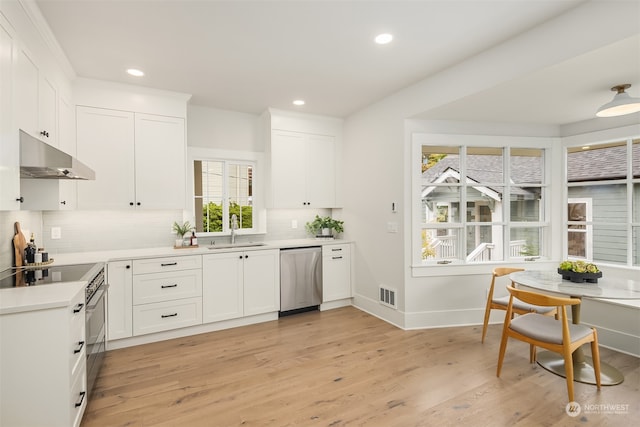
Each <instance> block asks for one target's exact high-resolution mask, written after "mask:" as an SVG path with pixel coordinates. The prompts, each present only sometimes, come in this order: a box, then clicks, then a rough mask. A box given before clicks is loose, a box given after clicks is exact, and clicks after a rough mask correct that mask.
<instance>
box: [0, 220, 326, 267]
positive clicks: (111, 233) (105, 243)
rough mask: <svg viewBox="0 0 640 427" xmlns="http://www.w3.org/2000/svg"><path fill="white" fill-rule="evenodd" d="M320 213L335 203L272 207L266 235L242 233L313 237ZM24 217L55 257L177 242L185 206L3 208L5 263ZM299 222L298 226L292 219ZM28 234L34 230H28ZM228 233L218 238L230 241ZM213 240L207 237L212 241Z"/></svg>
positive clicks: (280, 237)
mask: <svg viewBox="0 0 640 427" xmlns="http://www.w3.org/2000/svg"><path fill="white" fill-rule="evenodd" d="M316 215H320V216H325V215H331V209H289V210H287V209H269V210H267V234H266V235H265V236H259V237H258V236H256V237H257V238H253V237H252V236H240V238H239V239H238V240H239V241H244V240H252V241H253V240H289V239H303V238H306V237H310V236H308V235H307V232H306V230H305V224H306V223H307V222H309V221H312V220H313V218H314V217H315V216H316ZM16 221H19V222H20V224H21V225H22V228H23V229H26V230H29V231H33V232H34V233H35V238H36V244H37V245H38V247H44V248H45V249H46V250H47V252H49V254H50V256H51V257H52V258H55V254H60V253H69V252H85V251H101V250H113V249H141V248H151V247H161V246H172V245H173V243H174V241H175V234H174V233H173V231H172V229H171V228H172V224H173V222H174V221H179V222H181V221H183V212H182V211H144V210H140V211H44V212H40V211H25V212H22V211H17V212H0V230H2V234H1V236H2V245H1V246H0V258H1V262H0V268H2V269H5V268H8V267H11V265H12V262H13V243H12V239H13V229H14V227H13V225H14V223H15V222H16ZM293 221H295V222H296V223H297V228H292V222H293ZM52 227H59V228H60V231H61V238H60V239H55V240H52V239H51V228H52ZM27 238H28V236H27ZM225 239H226V238H225V237H218V238H215V239H213V240H216V241H225ZM209 240H212V239H210V238H206V239H205V241H206V242H208V241H209Z"/></svg>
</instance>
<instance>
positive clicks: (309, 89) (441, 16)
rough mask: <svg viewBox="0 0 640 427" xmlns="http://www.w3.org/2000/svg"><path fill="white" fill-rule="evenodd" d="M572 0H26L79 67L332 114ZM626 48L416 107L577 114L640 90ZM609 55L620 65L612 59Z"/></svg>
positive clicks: (248, 102)
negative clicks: (380, 39) (139, 72)
mask: <svg viewBox="0 0 640 427" xmlns="http://www.w3.org/2000/svg"><path fill="white" fill-rule="evenodd" d="M582 2H583V1H582V0H550V1H541V0H510V1H506V0H502V1H489V0H467V1H462V0H447V1H435V0H425V1H397V0H396V1H367V0H355V1H347V0H338V1H329V0H315V1H303V0H298V1H273V0H259V1H243V0H236V1H214V0H199V1H196V0H182V1H179V0H161V1H153V0H146V1H142V0H133V1H131V0H130V1H127V0H119V1H113V0H112V1H109V0H38V1H37V4H38V6H39V7H40V10H41V11H42V14H43V16H44V17H45V19H46V20H47V22H48V23H49V25H50V27H51V29H52V31H53V33H54V35H55V36H56V38H57V40H58V42H59V43H60V45H61V46H62V48H63V50H64V52H65V53H66V55H67V57H68V59H69V61H70V63H71V65H72V66H73V68H74V70H75V71H76V73H77V75H78V76H80V77H87V78H95V79H101V80H108V81H115V82H122V83H129V84H138V85H142V86H148V87H154V88H160V89H167V90H172V91H177V92H184V93H189V94H192V95H193V97H192V100H191V102H192V103H193V104H197V105H204V106H210V107H213V108H220V109H227V110H234V111H241V112H247V113H253V114H259V113H262V112H263V111H264V110H266V109H267V108H269V107H273V108H280V109H287V110H292V109H294V108H299V110H300V111H303V112H308V113H314V114H324V115H330V116H337V117H344V116H347V115H349V114H351V113H353V112H355V111H357V110H359V109H361V108H363V107H365V106H367V105H369V104H371V103H373V102H375V101H377V100H380V99H382V98H384V97H385V96H388V95H390V94H391V93H394V92H396V91H398V90H400V89H402V88H405V87H407V86H409V85H411V84H413V83H416V82H418V81H420V80H422V79H424V78H426V77H428V76H430V75H432V74H434V73H436V72H438V71H441V70H443V69H445V68H447V67H449V66H452V65H454V64H456V63H458V62H460V61H462V60H464V59H465V58H468V57H469V56H471V55H473V54H476V53H478V52H481V51H483V50H486V49H488V48H490V47H491V46H494V45H496V44H498V43H500V42H502V41H504V40H507V39H509V38H511V37H514V36H516V35H517V34H519V33H521V32H523V31H526V30H527V29H530V28H532V27H534V26H536V25H539V24H540V23H542V22H544V21H546V20H548V19H550V18H552V17H554V16H557V15H559V14H561V13H563V12H565V11H567V10H569V9H571V8H573V7H575V6H577V5H579V4H580V3H582ZM639 27H640V25H639ZM381 32H390V33H392V34H394V40H393V42H392V43H391V44H389V45H385V46H380V45H376V44H374V43H373V38H374V37H375V36H376V35H377V34H379V33H381ZM639 58H640V36H639V37H635V38H633V39H630V40H626V41H624V42H620V43H617V44H616V45H612V46H610V47H607V48H604V49H601V50H600V51H597V52H592V53H589V54H586V55H584V56H582V57H579V58H575V59H574V60H572V61H570V62H567V63H563V64H558V65H557V66H555V67H553V68H550V69H547V70H543V71H541V72H539V73H536V74H535V75H530V76H524V77H522V78H521V79H519V80H518V81H513V82H510V83H509V84H504V85H502V86H500V87H497V88H495V89H492V90H491V91H487V92H485V93H480V94H477V95H475V96H473V97H470V98H467V99H465V100H461V101H458V102H456V103H453V104H450V105H447V106H443V107H441V108H438V109H437V110H433V111H430V112H426V113H425V114H424V115H422V117H426V118H436V119H452V120H474V121H482V120H488V121H500V122H519V123H546V124H562V123H572V122H576V121H581V120H586V119H589V118H592V117H593V114H594V111H595V109H596V108H597V107H598V106H599V105H600V104H603V103H604V102H608V101H609V100H611V98H612V96H613V93H612V92H609V91H608V89H609V87H611V86H613V85H614V84H618V83H632V84H634V87H632V88H631V91H630V93H631V95H632V96H640V95H638V90H640V59H639ZM612 63H615V64H618V65H619V66H616V67H611V66H610V64H612ZM131 67H136V68H141V69H143V70H144V71H145V72H146V76H145V77H143V78H140V79H136V78H134V77H130V76H128V75H126V74H125V69H127V68H131ZM587 70H588V72H585V71H587ZM578 71H579V72H578ZM578 75H579V76H580V78H579V79H576V76H578ZM568 83H570V84H568ZM514 97H517V99H519V100H522V99H529V100H530V101H528V103H524V104H523V103H522V102H520V104H519V105H522V108H518V109H514V108H511V107H510V102H509V101H510V100H513V99H514ZM522 97H524V98H522ZM298 98H302V99H305V100H306V102H307V104H306V105H305V106H304V107H294V106H293V105H292V104H291V102H292V101H293V100H294V99H298ZM549 99H552V100H553V102H552V103H551V104H550V103H549V102H548V100H549ZM576 105H579V107H576Z"/></svg>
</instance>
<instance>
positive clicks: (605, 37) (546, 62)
mask: <svg viewBox="0 0 640 427" xmlns="http://www.w3.org/2000/svg"><path fill="white" fill-rule="evenodd" d="M618 6H621V7H627V8H628V10H627V11H626V12H621V11H620V10H619V9H613V8H609V7H608V6H607V5H606V4H605V2H588V3H585V4H582V5H580V6H578V7H577V8H575V9H573V10H571V11H570V12H569V13H567V14H565V15H562V16H560V17H558V18H556V19H552V20H550V21H548V22H546V23H545V24H543V25H541V26H540V27H537V28H534V29H532V30H531V31H529V32H526V33H523V34H522V35H521V36H519V37H516V38H514V39H512V40H509V41H507V42H505V43H504V44H502V45H499V46H496V47H495V48H493V49H490V50H487V51H485V52H483V53H481V54H479V55H477V56H475V57H472V58H469V59H468V60H466V61H464V62H462V63H460V64H458V65H456V66H454V67H452V68H450V69H447V70H444V71H442V72H440V73H438V74H436V75H434V76H432V77H430V78H427V79H425V80H423V81H421V82H419V83H417V84H415V85H413V86H410V87H408V88H406V89H404V90H402V91H399V92H397V93H395V94H393V95H391V96H389V97H388V98H386V99H384V100H382V101H380V102H377V103H375V104H373V105H371V106H369V107H367V108H365V109H363V110H362V111H360V112H358V113H356V114H354V115H352V116H350V117H348V118H347V119H346V121H345V129H344V141H345V147H344V159H343V160H344V165H345V167H344V171H345V179H344V200H345V208H344V211H343V217H344V219H345V221H346V222H347V223H349V224H353V225H352V226H350V227H349V230H348V232H347V233H346V234H347V236H348V238H350V239H353V240H355V241H356V242H357V245H356V249H355V269H356V271H355V278H356V283H355V287H354V289H355V293H356V297H355V302H356V304H357V305H358V306H360V307H362V308H363V309H366V310H367V311H370V312H372V313H374V314H376V315H378V316H380V317H382V318H384V319H386V320H388V321H390V322H393V323H396V324H398V325H400V326H404V327H429V326H442V325H445V324H466V323H478V322H479V321H480V319H481V312H482V308H483V307H484V289H485V288H486V287H487V284H488V280H487V278H488V274H489V272H490V270H491V268H492V266H489V265H487V266H485V267H479V268H480V269H481V270H477V269H476V268H472V269H471V270H468V271H469V273H471V274H469V275H460V276H458V275H455V276H454V275H450V274H447V273H444V274H438V275H434V276H430V277H429V276H428V277H412V274H411V268H410V265H411V258H412V257H411V238H412V232H413V230H412V226H411V209H410V204H411V203H413V202H414V199H415V198H414V195H413V194H411V189H410V182H411V170H410V169H411V168H410V167H409V165H410V164H411V161H412V157H411V133H410V132H409V131H407V127H405V119H409V118H412V117H414V116H416V115H418V114H420V113H423V112H425V111H428V110H429V109H431V108H435V107H438V106H441V105H445V104H447V103H449V102H452V101H455V100H457V99H461V98H464V97H465V96H468V95H471V94H473V93H477V92H480V91H483V90H486V89H489V88H491V87H493V86H497V85H499V84H501V83H503V82H508V81H510V80H513V79H515V78H518V77H521V76H523V75H526V74H528V73H532V72H535V71H538V70H541V69H544V68H546V67H549V66H553V65H554V64H557V63H559V62H562V61H565V60H568V59H570V58H573V57H575V56H577V55H580V54H583V53H585V52H588V51H591V50H594V49H597V48H599V47H602V46H606V45H608V44H610V43H614V42H616V41H619V40H622V39H624V38H627V37H630V36H632V35H634V33H635V32H636V31H637V16H636V9H635V7H636V6H635V5H634V4H631V2H630V3H626V4H618ZM585 29H588V30H587V31H585ZM429 125H430V126H432V127H433V129H437V131H438V132H439V133H455V132H456V131H457V130H459V129H460V128H465V129H467V132H469V133H470V134H472V132H476V133H479V134H491V133H496V134H500V135H521V136H522V135H529V136H560V135H561V134H562V132H563V131H566V132H571V131H573V130H575V129H572V128H571V127H566V128H559V127H553V126H546V127H544V126H539V127H535V128H532V127H531V126H521V125H512V124H510V125H505V124H494V125H492V126H490V127H487V125H486V124H484V125H478V124H473V123H471V124H468V123H467V124H453V125H452V124H447V123H446V122H438V123H430V124H427V125H426V126H427V127H428V126H429ZM554 161H555V160H554ZM555 194H557V193H554V197H558V196H557V195H555ZM558 200H561V199H558ZM392 201H395V202H397V203H398V206H399V211H398V213H397V214H392V213H390V208H389V207H390V203H391V202H392ZM555 212H560V207H557V206H556V207H555ZM556 215H557V214H556ZM552 221H555V223H556V224H557V225H556V227H560V224H561V222H560V221H561V217H559V216H556V217H555V218H553V219H552ZM388 222H398V224H399V227H400V228H399V230H400V232H399V233H397V234H393V233H387V232H386V225H387V223H388ZM555 235H556V240H555V244H557V245H558V246H559V245H561V241H560V237H561V236H560V235H559V233H555ZM554 247H555V245H554ZM539 265H540V266H542V264H539ZM482 268H484V270H482ZM452 272H453V271H452ZM381 283H383V284H389V285H390V286H393V287H397V288H398V291H399V295H398V298H399V300H400V306H399V309H398V311H394V310H391V309H389V308H386V307H383V306H381V305H379V304H378V303H377V302H376V301H377V292H378V286H379V284H381Z"/></svg>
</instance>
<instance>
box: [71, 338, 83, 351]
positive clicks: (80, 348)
mask: <svg viewBox="0 0 640 427" xmlns="http://www.w3.org/2000/svg"><path fill="white" fill-rule="evenodd" d="M82 347H84V341H78V348H76V349H75V350H73V354H78V353H80V352H81V351H82Z"/></svg>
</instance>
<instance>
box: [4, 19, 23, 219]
mask: <svg viewBox="0 0 640 427" xmlns="http://www.w3.org/2000/svg"><path fill="white" fill-rule="evenodd" d="M2 23H3V21H2V14H0V24H2ZM12 75H13V39H12V37H11V35H10V33H9V32H7V31H6V30H5V28H4V27H3V26H2V25H0V211H3V210H7V211H17V210H19V209H20V202H19V199H20V169H19V164H20V149H19V148H20V145H19V144H18V132H17V131H14V128H13V113H14V108H13V105H14V103H13V98H14V96H15V94H14V84H13V78H12Z"/></svg>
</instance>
